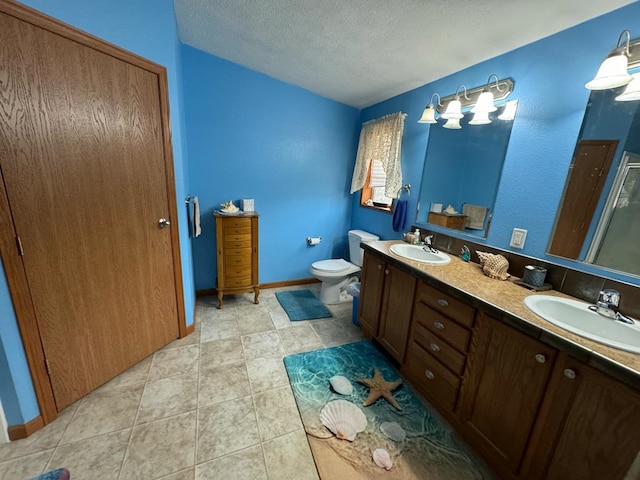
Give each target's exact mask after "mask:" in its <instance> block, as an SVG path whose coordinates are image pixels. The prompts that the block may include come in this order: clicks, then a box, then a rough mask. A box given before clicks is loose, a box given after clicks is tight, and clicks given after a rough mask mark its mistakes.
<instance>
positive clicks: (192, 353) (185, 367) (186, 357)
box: [148, 345, 200, 381]
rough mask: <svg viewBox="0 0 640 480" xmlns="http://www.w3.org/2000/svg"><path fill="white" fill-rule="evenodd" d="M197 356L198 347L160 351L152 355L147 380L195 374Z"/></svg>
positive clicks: (189, 346) (188, 346) (198, 352)
mask: <svg viewBox="0 0 640 480" xmlns="http://www.w3.org/2000/svg"><path fill="white" fill-rule="evenodd" d="M199 356H200V346H199V345H187V346H185V347H178V348H169V349H167V350H160V351H158V352H156V353H155V354H154V355H153V362H152V363H151V369H150V370H149V377H148V380H149V381H152V380H157V379H159V378H166V377H172V376H174V375H182V374H185V373H194V372H197V371H198V358H199Z"/></svg>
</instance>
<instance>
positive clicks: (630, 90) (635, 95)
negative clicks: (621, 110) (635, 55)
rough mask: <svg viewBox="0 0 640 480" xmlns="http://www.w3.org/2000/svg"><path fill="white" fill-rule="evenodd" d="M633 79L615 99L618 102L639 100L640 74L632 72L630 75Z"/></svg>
mask: <svg viewBox="0 0 640 480" xmlns="http://www.w3.org/2000/svg"><path fill="white" fill-rule="evenodd" d="M632 77H633V80H631V82H630V83H629V84H628V85H627V88H625V89H624V92H622V93H621V94H620V95H618V96H617V97H616V98H615V100H617V101H618V102H632V101H634V100H640V74H639V73H634V74H633V75H632Z"/></svg>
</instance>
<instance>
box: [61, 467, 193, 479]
mask: <svg viewBox="0 0 640 480" xmlns="http://www.w3.org/2000/svg"><path fill="white" fill-rule="evenodd" d="M195 478H196V469H195V467H194V468H187V469H186V470H182V471H180V472H178V473H172V474H171V475H167V476H166V477H158V479H157V480H194V479H195ZM72 480H73V479H72Z"/></svg>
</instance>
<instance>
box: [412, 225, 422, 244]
mask: <svg viewBox="0 0 640 480" xmlns="http://www.w3.org/2000/svg"><path fill="white" fill-rule="evenodd" d="M413 235H414V237H415V239H414V240H413V244H414V245H420V243H421V239H420V229H418V228H416V231H415V232H413Z"/></svg>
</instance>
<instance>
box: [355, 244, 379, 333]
mask: <svg viewBox="0 0 640 480" xmlns="http://www.w3.org/2000/svg"><path fill="white" fill-rule="evenodd" d="M384 267H385V264H384V260H382V259H381V258H380V257H378V256H376V255H373V254H371V253H369V252H364V258H363V260H362V276H361V280H362V285H361V287H360V299H359V300H358V307H359V309H358V320H359V321H360V324H361V325H362V330H363V332H364V333H365V335H367V336H368V337H375V336H376V335H377V334H378V320H379V318H380V305H381V304H382V287H383V284H384Z"/></svg>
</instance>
